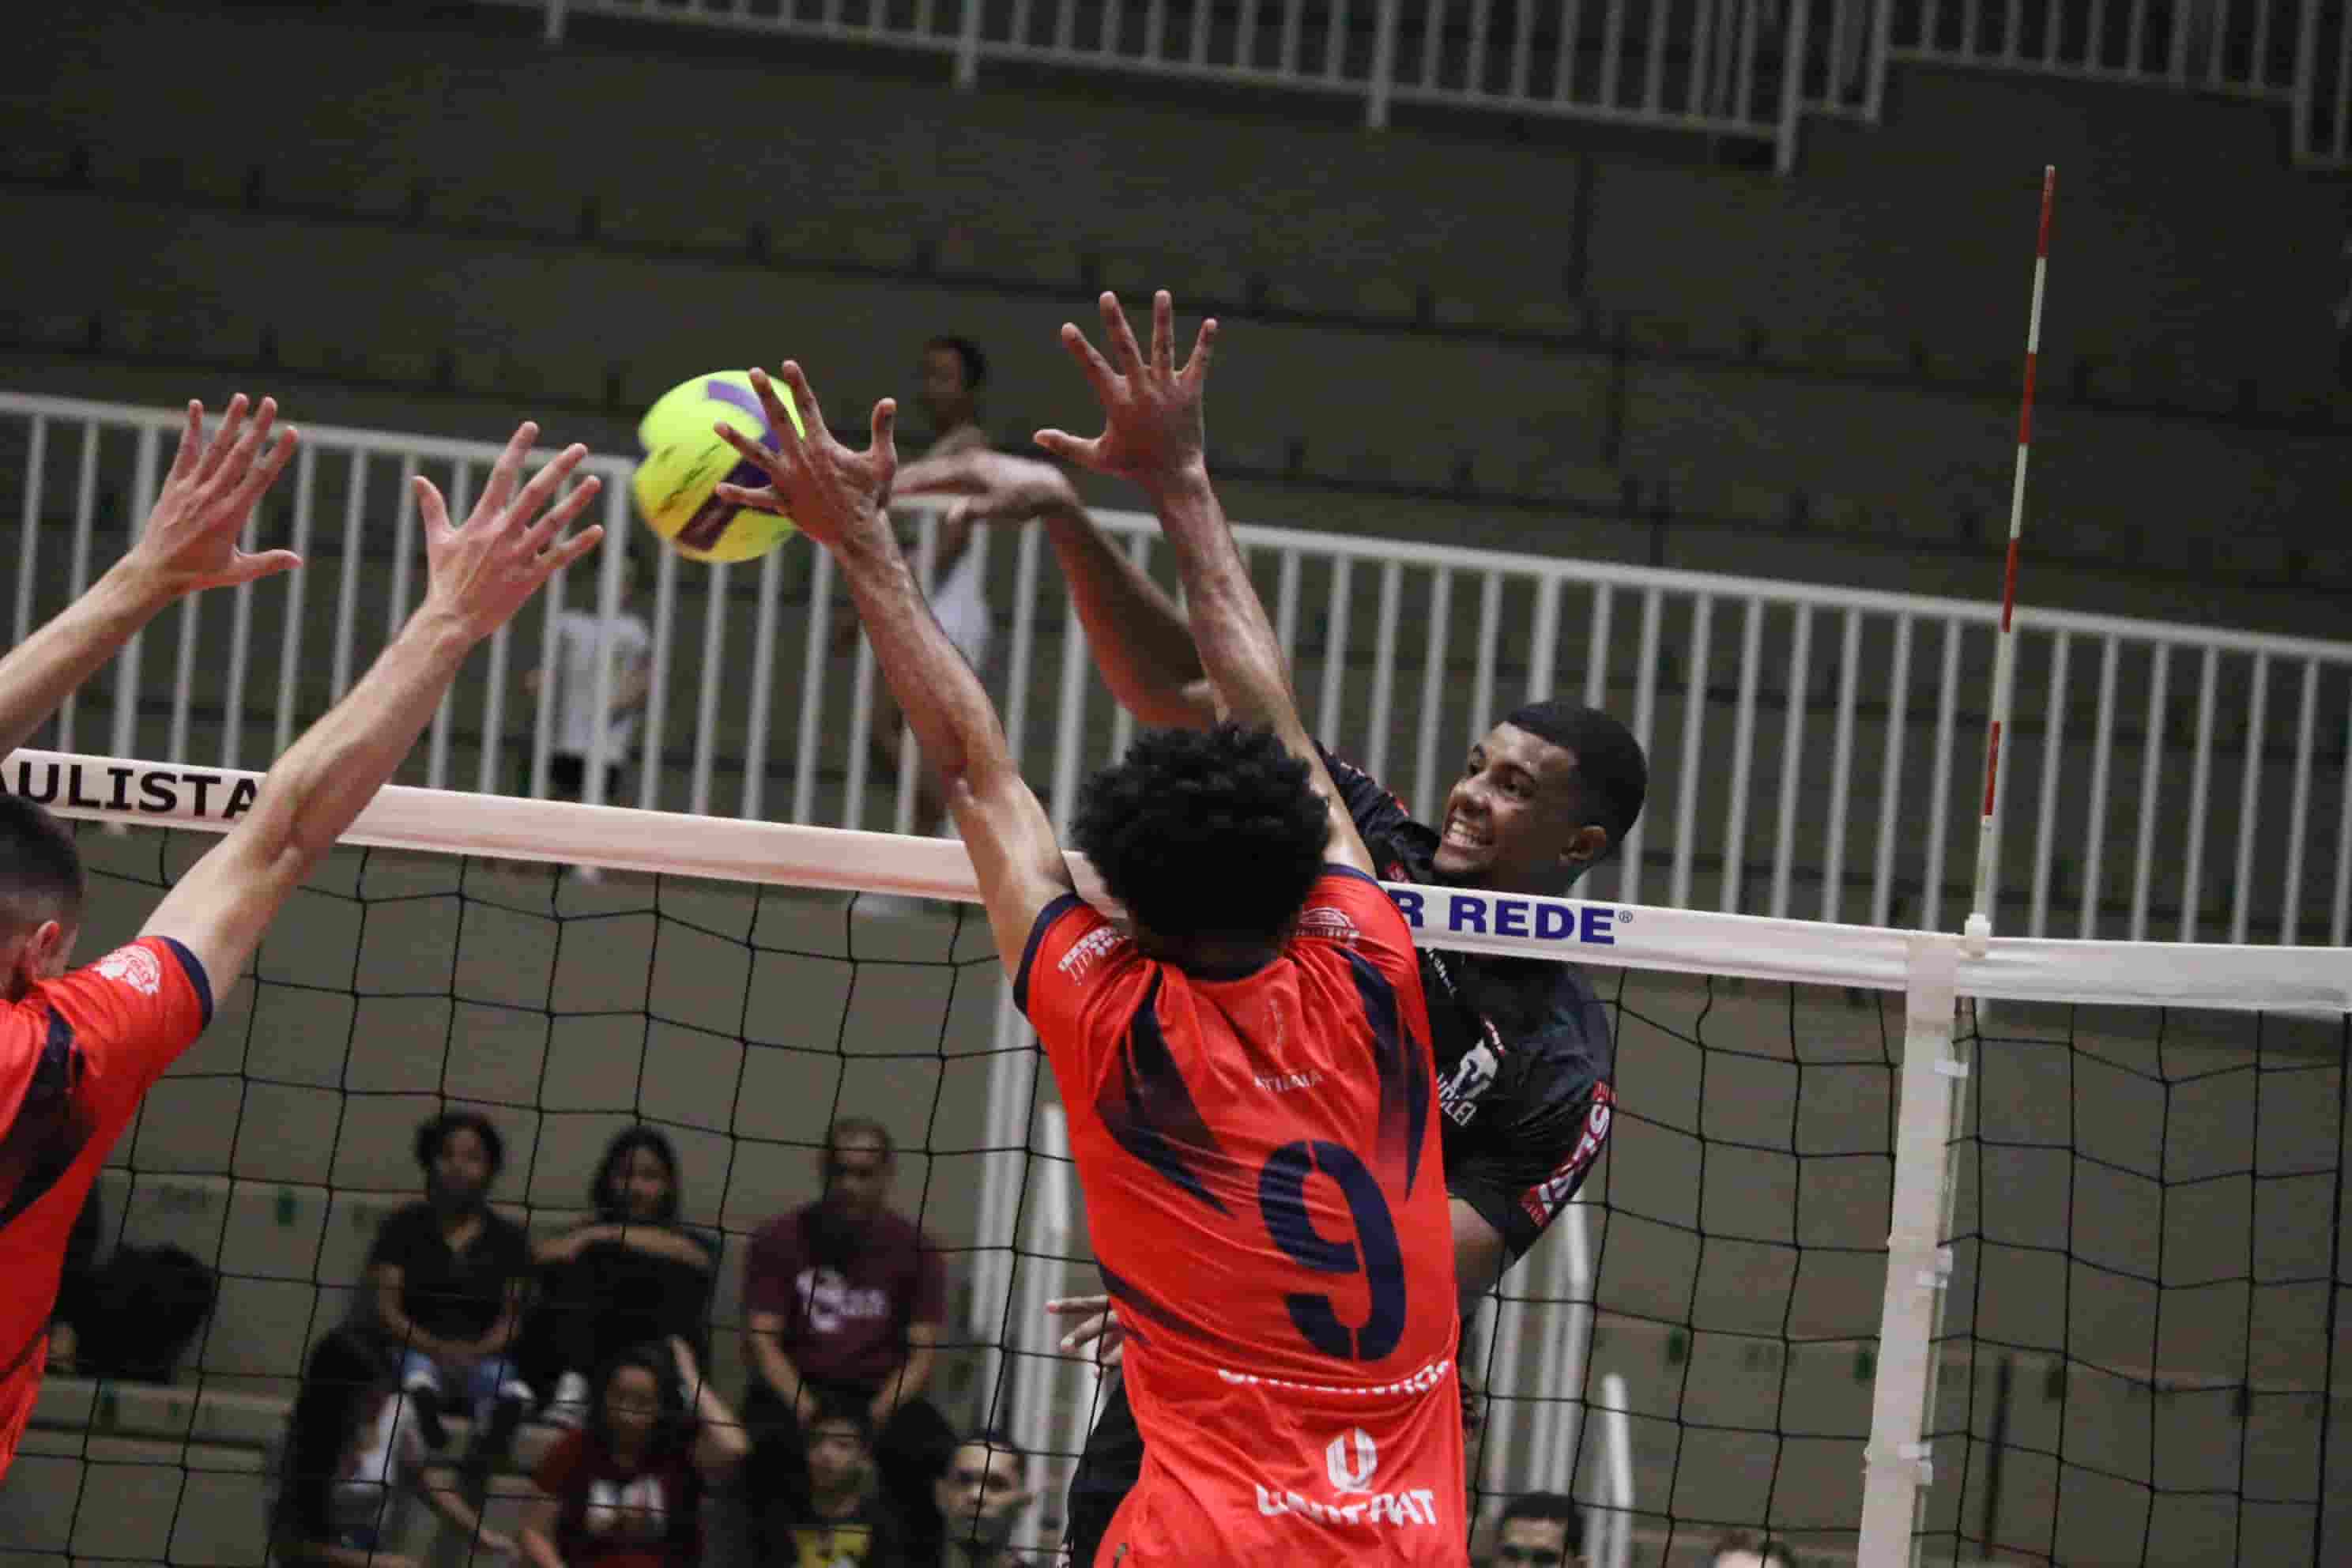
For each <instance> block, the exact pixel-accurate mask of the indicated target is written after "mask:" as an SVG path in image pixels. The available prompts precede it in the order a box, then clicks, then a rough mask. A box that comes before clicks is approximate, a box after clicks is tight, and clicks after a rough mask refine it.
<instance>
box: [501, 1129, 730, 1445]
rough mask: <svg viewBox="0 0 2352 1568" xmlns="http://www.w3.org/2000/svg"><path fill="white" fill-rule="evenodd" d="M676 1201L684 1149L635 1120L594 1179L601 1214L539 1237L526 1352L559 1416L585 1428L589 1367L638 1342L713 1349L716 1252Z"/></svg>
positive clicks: (702, 1352) (592, 1193)
mask: <svg viewBox="0 0 2352 1568" xmlns="http://www.w3.org/2000/svg"><path fill="white" fill-rule="evenodd" d="M677 1203H678V1194H677V1150H676V1149H675V1148H674V1147H672V1146H671V1143H670V1141H669V1139H668V1138H667V1136H665V1135H664V1134H663V1133H661V1132H660V1131H656V1129H654V1128H651V1127H632V1128H628V1129H627V1130H625V1131H622V1132H619V1133H617V1134H615V1135H614V1139H613V1141H612V1142H610V1143H609V1144H607V1145H605V1148H604V1160H603V1161H602V1162H601V1163H599V1164H598V1165H597V1167H596V1179H595V1180H594V1181H593V1182H592V1183H590V1184H589V1187H588V1204H589V1206H590V1207H591V1208H592V1209H593V1210H594V1211H595V1215H596V1217H595V1218H594V1219H593V1220H591V1221H589V1222H587V1223H586V1224H584V1225H578V1226H573V1227H572V1229H570V1230H568V1231H565V1232H564V1233H563V1234H562V1235H561V1236H556V1237H547V1238H546V1239H544V1240H541V1241H539V1242H536V1243H534V1244H532V1247H531V1252H530V1256H531V1261H532V1262H533V1263H536V1264H537V1265H538V1266H539V1270H540V1297H539V1300H540V1304H539V1306H538V1308H537V1309H536V1310H534V1311H533V1312H532V1313H531V1315H530V1321H529V1323H528V1324H527V1326H526V1327H525V1329H524V1331H523V1344H522V1346H521V1348H520V1361H521V1363H522V1365H523V1369H524V1373H525V1376H526V1379H527V1380H528V1381H529V1382H530V1384H531V1385H532V1386H533V1387H534V1388H542V1389H544V1388H550V1387H551V1388H552V1389H553V1391H554V1393H553V1395H552V1397H551V1399H550V1400H549V1402H548V1416H549V1418H550V1419H551V1420H553V1421H555V1422H556V1423H558V1424H559V1425H562V1426H573V1427H576V1426H579V1425H580V1422H581V1420H582V1419H583V1416H584V1415H585V1414H586V1412H587V1408H588V1378H589V1374H591V1373H593V1372H594V1371H595V1370H596V1369H597V1368H598V1367H600V1366H603V1365H604V1364H605V1363H608V1362H610V1361H611V1360H612V1359H613V1358H614V1356H616V1355H618V1354H620V1352H622V1351H624V1350H626V1349H628V1348H629V1347H630V1346H631V1345H642V1344H658V1343H660V1342H662V1341H664V1340H667V1339H670V1338H672V1337H676V1338H678V1339H682V1340H684V1341H685V1342H687V1344H688V1347H689V1348H691V1349H692V1350H693V1351H694V1352H695V1353H696V1356H697V1358H698V1359H701V1358H705V1357H707V1356H708V1354H709V1333H708V1324H709V1316H710V1288H711V1282H712V1280H711V1276H712V1273H713V1271H714V1270H715V1269H716V1268H717V1267H718V1255H717V1250H716V1248H715V1247H713V1246H712V1245H711V1243H710V1242H709V1241H707V1240H705V1239H704V1238H702V1237H698V1236H697V1235H695V1234H694V1233H693V1232H692V1231H690V1230H688V1229H687V1228H686V1226H682V1225H680V1224H679V1223H678V1221H677Z"/></svg>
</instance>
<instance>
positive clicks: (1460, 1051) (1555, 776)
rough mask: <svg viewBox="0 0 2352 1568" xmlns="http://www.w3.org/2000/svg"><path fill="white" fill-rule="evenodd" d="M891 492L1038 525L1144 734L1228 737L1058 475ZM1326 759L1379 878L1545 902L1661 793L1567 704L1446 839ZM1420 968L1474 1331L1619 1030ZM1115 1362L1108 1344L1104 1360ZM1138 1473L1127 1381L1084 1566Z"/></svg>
mask: <svg viewBox="0 0 2352 1568" xmlns="http://www.w3.org/2000/svg"><path fill="white" fill-rule="evenodd" d="M893 493H894V494H896V495H898V496H901V497H911V496H917V495H932V496H952V497H956V498H959V499H958V500H956V501H955V503H954V505H953V507H952V509H951V512H950V515H951V516H961V517H962V518H963V519H965V520H966V521H1004V522H1021V521H1030V520H1033V519H1036V520H1042V521H1044V523H1045V528H1046V530H1047V535H1048V537H1049V538H1050V540H1051V541H1052V542H1053V545H1054V550H1055V555H1056V557H1057V558H1058V559H1059V560H1060V562H1061V563H1062V569H1063V574H1064V575H1065V576H1066V578H1067V580H1068V582H1069V584H1070V593H1071V597H1072V598H1073V600H1074V601H1075V602H1076V607H1077V611H1078V616H1079V619H1080V621H1081V622H1082V623H1083V624H1084V626H1085V628H1086V634H1087V646H1088V647H1089V648H1090V649H1091V650H1092V651H1093V653H1094V655H1095V658H1096V662H1097V665H1098V666H1099V668H1101V670H1102V672H1103V676H1104V679H1105V680H1106V681H1107V682H1108V685H1109V686H1110V688H1111V690H1112V692H1113V693H1114V694H1115V695H1116V696H1117V697H1118V700H1119V701H1120V702H1121V703H1122V704H1123V705H1124V706H1125V707H1126V708H1127V709H1128V710H1129V711H1130V712H1132V713H1133V714H1134V715H1135V716H1136V718H1137V719H1139V720H1140V721H1142V722H1144V723H1146V724H1152V725H1161V726H1166V725H1190V726H1195V727H1197V726H1201V725H1205V724H1208V723H1211V722H1213V721H1214V718H1215V709H1214V706H1213V695H1212V693H1211V691H1210V689H1209V685H1208V682H1207V680H1206V679H1205V678H1204V676H1203V674H1202V666H1201V662H1200V658H1199V656H1198V654H1197V653H1196V652H1195V650H1194V648H1193V647H1192V634H1191V631H1190V630H1189V628H1188V627H1187V626H1186V623H1185V620H1184V616H1183V612H1182V611H1181V609H1179V608H1178V607H1177V605H1176V604H1175V602H1174V600H1173V599H1171V597H1170V596H1169V595H1167V594H1166V593H1165V592H1164V591H1163V590H1161V589H1160V586H1159V585H1158V584H1155V583H1154V582H1152V580H1151V579H1150V577H1149V576H1147V575H1145V574H1144V573H1143V572H1142V570H1141V569H1140V568H1139V567H1138V566H1137V565H1135V563H1133V562H1132V561H1131V560H1130V559H1129V557H1128V555H1127V554H1126V552H1124V551H1122V550H1119V549H1118V548H1117V547H1116V546H1115V545H1113V544H1112V543H1111V542H1110V541H1109V540H1108V538H1107V537H1105V536H1104V534H1103V533H1102V532H1101V531H1100V530H1099V529H1098V528H1097V527H1096V525H1095V524H1094V522H1093V520H1092V519H1091V518H1089V517H1088V516H1087V512H1086V510H1085V508H1084V507H1083V506H1082V505H1081V504H1080V503H1079V501H1078V499H1077V495H1076V490H1075V489H1073V488H1072V487H1071V485H1070V483H1069V480H1068V479H1067V478H1066V476H1065V475H1064V474H1063V473H1062V472H1061V470H1059V469H1058V468H1054V467H1052V466H1051V465H1048V464H1045V463H1038V462H1033V461H1029V460H1026V459H1023V458H1013V457H1009V456H1006V455H1003V454H1000V453H987V452H973V453H964V454H961V455H958V456H954V457H950V458H940V459H937V460H929V461H921V462H916V463H912V464H909V465H908V466H906V467H904V468H900V469H899V470H898V477H897V479H896V482H895V484H894V486H893ZM1325 763H1326V766H1327V767H1328V770H1329V772H1330V774H1331V778H1332V782H1333V784H1334V785H1335V787H1337V788H1338V789H1339V792H1340V794H1341V795H1342V796H1343V797H1344V798H1345V800H1346V802H1347V805H1348V806H1349V814H1350V815H1351V816H1353V817H1354V818H1355V822H1356V827H1357V830H1358V831H1359V832H1360V834H1361V835H1362V836H1363V839H1364V843H1365V847H1367V848H1369V849H1370V851H1371V854H1372V858H1373V859H1374V861H1375V862H1376V863H1377V864H1378V865H1379V867H1380V868H1381V875H1382V876H1383V877H1385V878H1387V879H1391V880H1403V881H1415V882H1434V883H1439V884H1448V883H1450V884H1453V885H1455V886H1460V887H1469V888H1482V889H1491V890H1496V891H1508V892H1519V893H1532V894H1539V895H1553V896H1556V895H1560V894H1564V893H1566V892H1567V891H1568V890H1569V889H1570V887H1571V886H1572V885H1573V884H1574V882H1575V880H1576V879H1577V877H1578V876H1579V875H1580V874H1581V873H1582V872H1583V871H1584V870H1585V869H1586V868H1589V867H1591V865H1593V864H1594V863H1596V862H1597V861H1599V860H1601V858H1604V857H1606V856H1607V855H1608V854H1609V853H1610V852H1611V851H1612V850H1613V849H1614V848H1615V847H1617V846H1618V845H1619V844H1620V843H1622V841H1623V839H1624V837H1625V834H1626V833H1627V831H1628V830H1630V829H1631V828H1632V826H1633V822H1634V819H1635V818H1636V817H1637V816H1639V815H1640V813H1641V809H1642V802H1643V795H1644V794H1645V792H1646V789H1647V786H1648V763H1647V760H1646V759H1645V758H1644V756H1643V752H1642V748H1641V745H1640V743H1639V742H1636V741H1635V740H1634V738H1633V735H1632V733H1631V732H1630V731H1627V730H1626V729H1625V727H1624V726H1623V725H1622V724H1621V723H1619V722H1618V721H1616V720H1615V719H1612V718H1611V717H1610V716H1609V715H1608V714H1606V713H1603V712H1601V711H1599V710H1595V709H1591V708H1585V707H1582V706H1580V705H1578V704H1574V703H1570V702H1565V701H1545V702H1534V703H1529V704H1528V705H1526V706H1525V707H1522V708H1519V709H1517V710H1514V711H1513V712H1512V713H1511V714H1510V715H1509V716H1508V717H1507V719H1505V720H1504V721H1503V722H1502V723H1500V724H1497V725H1496V726H1495V727H1494V728H1493V729H1492V730H1490V731H1487V733H1486V735H1485V736H1483V737H1481V739H1480V740H1479V742H1478V743H1477V744H1476V745H1475V746H1473V747H1472V748H1471V750H1470V754H1469V757H1468V759H1467V761H1466V763H1465V766H1464V768H1463V770H1462V773H1461V774H1460V775H1459V776H1458V777H1457V778H1456V780H1455V781H1454V784H1453V786H1452V788H1451V789H1450V791H1449V792H1448V794H1447V796H1446V799H1445V802H1444V811H1443V814H1442V816H1441V817H1440V819H1439V822H1438V826H1434V827H1432V826H1426V825H1424V824H1423V823H1420V822H1417V821H1415V820H1413V818H1412V816H1411V814H1410V813H1409V812H1407V811H1406V809H1405V808H1404V806H1403V805H1402V803H1400V802H1399V801H1398V800H1397V799H1396V797H1395V796H1393V795H1391V794H1390V793H1389V792H1388V791H1387V790H1386V789H1384V788H1383V787H1381V784H1379V782H1378V781H1376V780H1374V779H1372V778H1371V777H1370V775H1368V774H1367V773H1364V772H1362V771H1361V770H1360V769H1358V768H1356V767H1354V766H1353V765H1351V764H1349V763H1346V762H1343V761H1341V760H1339V759H1338V758H1334V757H1332V756H1330V754H1329V753H1328V752H1326V753H1325ZM1421 960H1422V976H1423V983H1424V986H1425V989H1426V991H1427V994H1428V999H1429V1013H1430V1026H1431V1030H1432V1039H1431V1045H1432V1046H1433V1048H1434V1051H1435V1054H1436V1058H1437V1069H1438V1073H1439V1076H1440V1079H1441V1085H1442V1087H1441V1090H1440V1094H1441V1100H1442V1104H1443V1108H1444V1116H1445V1125H1444V1161H1445V1180H1446V1189H1447V1192H1448V1194H1449V1195H1450V1196H1451V1198H1452V1200H1453V1202H1452V1207H1453V1211H1454V1266H1455V1273H1456V1278H1457V1280H1458V1283H1459V1288H1460V1298H1461V1302H1462V1306H1463V1309H1464V1311H1465V1316H1466V1315H1467V1313H1468V1312H1469V1310H1471V1309H1473V1308H1474V1307H1475V1305H1476V1303H1477V1301H1478V1299H1479V1298H1480V1297H1481V1296H1483V1295H1484V1294H1485V1293H1486V1291H1487V1290H1489V1289H1492V1288H1493V1287H1494V1285H1495V1283H1496V1280H1498V1279H1500V1278H1501V1277H1502V1275H1503V1272H1504V1271H1505V1270H1506V1269H1507V1268H1509V1267H1510V1265H1511V1264H1512V1263H1514V1262H1516V1261H1517V1259H1518V1258H1521V1257H1522V1256H1524V1255H1525V1254H1526V1252H1527V1250H1528V1247H1532V1246H1533V1245H1534V1244H1535V1241H1536V1238H1537V1237H1538V1236H1540V1235H1541V1234H1542V1233H1543V1230H1544V1228H1545V1227H1546V1226H1548V1225H1549V1224H1550V1222H1551V1220H1552V1219H1553V1217H1554V1216H1555V1215H1558V1214H1559V1210H1560V1209H1561V1208H1562V1207H1563V1206H1564V1205H1566V1204H1567V1202H1568V1201H1569V1199H1570V1197H1572V1196H1573V1195H1574V1194H1575V1192H1576V1190H1577V1188H1578V1186H1579V1185H1580V1184H1581V1183H1582V1181H1583V1178H1584V1174H1585V1173H1586V1172H1587V1171H1588V1170H1589V1169H1591V1164H1592V1162H1593V1160H1594V1158H1595V1157H1596V1156H1597V1155H1598V1154H1599V1152H1600V1151H1601V1145H1602V1143H1603V1142H1604V1141H1605V1140H1606V1138H1607V1137H1608V1132H1609V1123H1610V1117H1611V1114H1612V1094H1611V1089H1610V1079H1611V1075H1612V1047H1611V1042H1610V1035H1609V1023H1608V1017H1607V1014H1606V1012H1605V1010H1604V1008H1603V1007H1602V1005H1601V1003H1600V1001H1599V1000H1598V998H1597V997H1596V996H1595V995H1594V994H1593V990H1592V987H1591V983H1590V982H1588V981H1587V980H1586V979H1585V977H1584V976H1583V974H1582V973H1580V972H1579V971H1578V970H1577V969H1576V968H1575V967H1574V966H1573V965H1570V964H1567V963H1555V962H1551V961H1549V960H1540V959H1510V958H1500V957H1491V956H1485V955H1470V954H1463V953H1440V952H1435V951H1433V950H1430V949H1423V950H1422V953H1421ZM1052 1310H1055V1311H1056V1312H1057V1313H1058V1314H1060V1315H1064V1316H1076V1317H1079V1318H1081V1319H1082V1320H1084V1321H1081V1322H1080V1324H1079V1326H1078V1327H1077V1328H1076V1329H1075V1330H1074V1331H1072V1332H1071V1334H1070V1335H1069V1336H1068V1337H1067V1338H1066V1340H1065V1342H1064V1343H1065V1345H1066V1347H1071V1348H1075V1347H1076V1345H1078V1344H1083V1343H1085V1342H1088V1341H1090V1340H1093V1339H1096V1338H1098V1337H1101V1336H1102V1335H1103V1334H1104V1333H1105V1332H1106V1331H1108V1330H1109V1329H1111V1328H1113V1327H1115V1325H1114V1324H1113V1323H1112V1322H1111V1320H1110V1317H1109V1313H1108V1301H1107V1299H1105V1298H1102V1297H1081V1298H1076V1299H1074V1300H1065V1301H1057V1302H1055V1303H1052ZM1113 1354H1115V1349H1108V1348H1107V1350H1106V1352H1105V1355H1106V1360H1108V1359H1109V1358H1110V1357H1111V1355H1113ZM1142 1457H1143V1449H1142V1441H1141V1437H1140V1436H1139V1434H1138V1433H1137V1431H1136V1427H1135V1421H1134V1416H1133V1413H1132V1412H1131V1411H1130V1410H1129V1407H1128V1404H1127V1400H1126V1397H1125V1394H1124V1391H1123V1389H1122V1388H1120V1387H1118V1386H1117V1385H1114V1386H1113V1387H1111V1388H1110V1389H1109V1391H1108V1393H1107V1394H1106V1396H1105V1400H1104V1405H1103V1409H1102V1413H1101V1415H1100V1416H1099V1418H1098V1419H1097V1423H1096V1426H1095V1429H1094V1432H1093V1433H1092V1434H1091V1435H1090V1436H1088V1438H1087V1449H1086V1452H1085V1454H1084V1456H1083V1457H1082V1458H1081V1460H1080V1463H1079V1466H1078V1468H1077V1471H1076V1474H1075V1475H1074V1477H1073V1478H1072V1480H1071V1484H1070V1496H1069V1529H1068V1533H1067V1537H1066V1539H1067V1540H1068V1542H1070V1545H1071V1561H1072V1562H1073V1563H1077V1564H1081V1565H1083V1564H1087V1563H1091V1562H1092V1561H1093V1552H1094V1551H1095V1548H1096V1547H1097V1544H1098V1543H1099V1542H1100V1541H1101V1539H1102V1534H1103V1531H1105V1530H1106V1529H1107V1528H1108V1524H1109V1521H1110V1518H1111V1515H1112V1514H1113V1513H1114V1512H1115V1511H1116V1510H1117V1509H1118V1503H1119V1500H1121V1499H1122V1498H1124V1497H1125V1496H1126V1494H1127V1492H1128V1490H1129V1489H1130V1488H1131V1487H1132V1486H1133V1485H1134V1482H1135V1478H1136V1477H1137V1475H1138V1474H1139V1473H1140V1470H1141V1467H1142Z"/></svg>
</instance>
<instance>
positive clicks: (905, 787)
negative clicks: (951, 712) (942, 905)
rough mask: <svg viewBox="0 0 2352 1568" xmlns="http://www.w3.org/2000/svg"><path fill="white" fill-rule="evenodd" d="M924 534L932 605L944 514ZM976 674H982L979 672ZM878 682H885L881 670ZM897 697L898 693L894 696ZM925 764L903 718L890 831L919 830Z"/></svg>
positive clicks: (918, 570) (925, 580)
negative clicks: (921, 776) (921, 772)
mask: <svg viewBox="0 0 2352 1568" xmlns="http://www.w3.org/2000/svg"><path fill="white" fill-rule="evenodd" d="M921 526H922V534H921V537H920V539H919V541H918V542H917V545H916V550H915V581H916V583H917V584H918V585H919V586H920V587H921V589H922V591H923V602H924V603H926V604H929V602H930V599H931V595H933V594H934V593H936V592H938V590H939V581H940V513H939V512H938V511H937V510H930V511H926V512H925V513H924V514H923V519H922V524H921ZM986 537H987V533H986V531H984V530H982V529H974V530H973V531H972V537H971V544H970V546H969V547H970V548H972V549H978V548H979V547H980V543H981V541H982V540H983V539H985V538H986ZM973 673H974V674H979V673H980V672H979V671H977V670H975V671H973ZM875 679H877V680H878V679H882V672H881V671H880V670H879V669H878V668H877V670H876V671H875ZM887 684H888V683H887V681H885V682H884V685H885V688H886V689H887ZM894 695H895V694H894ZM921 761H922V756H921V748H920V747H919V746H917V745H916V744H915V731H914V729H913V727H912V726H910V725H909V724H908V723H907V721H905V720H904V719H903V718H902V719H900V720H899V721H898V779H897V781H896V787H895V793H894V794H893V795H892V796H891V802H890V831H891V832H893V833H912V832H913V831H914V830H915V795H916V793H917V783H916V780H917V776H918V775H917V773H916V769H917V767H918V765H919V763H920V762H921Z"/></svg>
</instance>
